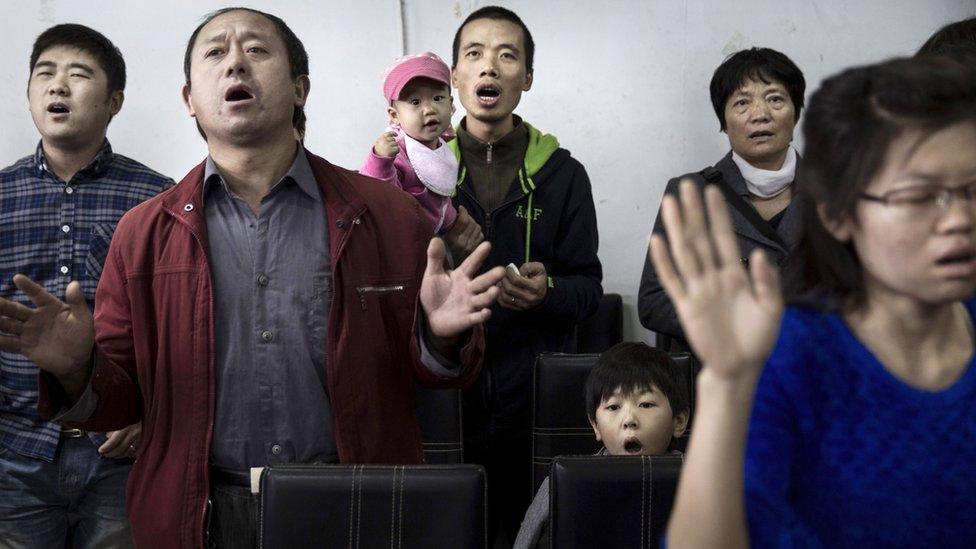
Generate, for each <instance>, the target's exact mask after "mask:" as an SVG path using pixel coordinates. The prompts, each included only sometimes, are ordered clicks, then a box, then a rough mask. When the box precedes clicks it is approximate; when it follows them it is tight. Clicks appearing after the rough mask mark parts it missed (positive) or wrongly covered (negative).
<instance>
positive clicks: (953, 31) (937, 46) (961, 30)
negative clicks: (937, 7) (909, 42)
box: [915, 17, 976, 55]
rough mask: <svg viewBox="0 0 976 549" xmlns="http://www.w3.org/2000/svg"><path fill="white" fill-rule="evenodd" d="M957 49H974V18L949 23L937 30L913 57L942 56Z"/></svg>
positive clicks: (975, 24)
mask: <svg viewBox="0 0 976 549" xmlns="http://www.w3.org/2000/svg"><path fill="white" fill-rule="evenodd" d="M959 47H969V48H976V17H970V18H969V19H963V20H962V21H956V22H955V23H949V24H948V25H946V26H944V27H942V28H941V29H939V30H937V31H936V32H935V34H933V35H932V36H930V37H929V39H928V40H926V41H925V43H924V44H922V47H921V48H919V49H918V53H916V54H915V55H931V54H943V53H947V52H951V51H953V50H955V49H956V48H959Z"/></svg>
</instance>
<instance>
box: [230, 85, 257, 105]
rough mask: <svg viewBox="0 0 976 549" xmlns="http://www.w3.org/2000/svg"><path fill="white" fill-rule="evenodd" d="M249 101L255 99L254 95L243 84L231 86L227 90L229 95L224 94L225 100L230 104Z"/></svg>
mask: <svg viewBox="0 0 976 549" xmlns="http://www.w3.org/2000/svg"><path fill="white" fill-rule="evenodd" d="M248 99H254V93H253V92H251V89H250V88H248V87H247V86H245V85H243V84H237V85H236V86H231V87H230V88H228V89H227V93H225V94H224V100H225V101H228V102H234V101H247V100H248Z"/></svg>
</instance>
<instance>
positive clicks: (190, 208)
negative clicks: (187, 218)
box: [183, 204, 193, 212]
mask: <svg viewBox="0 0 976 549" xmlns="http://www.w3.org/2000/svg"><path fill="white" fill-rule="evenodd" d="M183 211H184V212H192V211H193V204H187V205H186V206H183Z"/></svg>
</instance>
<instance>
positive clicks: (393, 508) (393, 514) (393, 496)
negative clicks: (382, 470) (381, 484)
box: [390, 467, 396, 549]
mask: <svg viewBox="0 0 976 549" xmlns="http://www.w3.org/2000/svg"><path fill="white" fill-rule="evenodd" d="M395 525H396V467H394V468H393V487H392V488H391V489H390V549H393V527H394V526H395Z"/></svg>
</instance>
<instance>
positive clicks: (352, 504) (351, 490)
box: [349, 467, 356, 549]
mask: <svg viewBox="0 0 976 549" xmlns="http://www.w3.org/2000/svg"><path fill="white" fill-rule="evenodd" d="M351 476H352V486H351V487H350V488H349V549H352V524H353V522H355V519H354V518H353V517H354V516H355V515H354V514H353V512H354V510H355V504H356V468H355V467H353V469H352V475H351Z"/></svg>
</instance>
